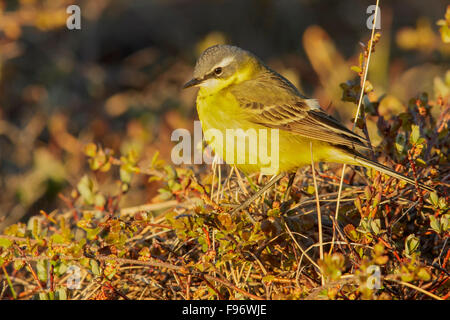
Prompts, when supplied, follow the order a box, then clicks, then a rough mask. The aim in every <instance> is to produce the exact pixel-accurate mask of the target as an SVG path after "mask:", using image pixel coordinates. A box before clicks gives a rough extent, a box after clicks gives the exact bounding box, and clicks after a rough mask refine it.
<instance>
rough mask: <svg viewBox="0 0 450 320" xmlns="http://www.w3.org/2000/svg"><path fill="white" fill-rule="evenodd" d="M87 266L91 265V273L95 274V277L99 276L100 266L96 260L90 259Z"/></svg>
mask: <svg viewBox="0 0 450 320" xmlns="http://www.w3.org/2000/svg"><path fill="white" fill-rule="evenodd" d="M89 264H90V265H91V271H92V273H93V274H95V275H96V276H100V275H101V274H102V272H101V270H100V266H99V265H98V262H97V261H96V260H94V259H91V260H90V261H89Z"/></svg>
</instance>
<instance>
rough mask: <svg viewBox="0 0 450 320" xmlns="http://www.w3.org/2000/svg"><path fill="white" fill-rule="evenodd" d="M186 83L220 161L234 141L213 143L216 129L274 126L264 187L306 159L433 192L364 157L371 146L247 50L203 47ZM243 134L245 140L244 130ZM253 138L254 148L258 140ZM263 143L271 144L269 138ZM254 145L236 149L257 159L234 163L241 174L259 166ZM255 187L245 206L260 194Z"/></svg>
mask: <svg viewBox="0 0 450 320" xmlns="http://www.w3.org/2000/svg"><path fill="white" fill-rule="evenodd" d="M192 87H198V88H199V90H198V93H197V99H196V107H197V112H198V117H199V120H200V122H201V126H202V130H203V132H204V133H205V135H204V136H205V140H206V141H207V143H208V144H210V145H211V147H212V149H213V150H214V152H215V153H216V154H217V155H219V156H220V157H221V158H222V159H224V160H225V162H227V163H228V160H229V159H226V158H227V157H226V155H227V152H229V151H230V150H227V147H229V148H236V144H234V143H233V144H232V146H229V143H224V142H223V141H215V140H216V138H217V137H218V135H217V133H219V136H220V135H222V137H225V136H226V134H227V130H241V131H240V132H243V135H245V132H249V130H251V131H252V132H254V133H256V136H257V138H261V134H260V133H261V132H262V131H261V130H277V134H278V143H277V146H276V147H277V149H278V155H279V157H278V159H277V161H278V163H277V166H275V169H274V170H273V172H269V173H270V174H273V178H272V179H271V180H270V182H269V183H268V184H267V185H266V186H265V188H263V189H264V191H265V190H267V189H268V187H270V186H272V185H273V184H274V183H276V182H277V181H279V180H280V179H281V178H282V177H283V176H284V175H286V174H289V173H293V172H296V171H297V169H298V168H301V167H303V166H306V165H310V164H311V160H313V161H314V162H333V163H341V164H348V165H356V166H363V167H367V168H373V169H375V170H378V171H380V172H382V173H384V174H387V175H389V176H392V177H394V178H396V179H399V180H403V181H405V182H407V183H409V184H412V185H418V186H419V187H420V188H422V189H425V190H427V191H433V190H434V189H433V188H431V187H429V186H427V185H424V184H422V183H417V182H416V181H415V180H413V179H411V178H409V177H407V176H405V175H403V174H400V173H398V172H396V171H394V170H392V169H390V168H389V167H387V166H385V165H382V164H380V163H378V162H376V161H373V160H371V159H369V158H368V157H366V156H365V155H364V151H367V150H369V149H371V146H370V142H369V141H368V140H367V139H366V138H363V137H361V136H360V135H358V134H357V133H355V132H353V131H352V130H350V129H348V128H347V127H345V126H344V125H343V124H342V123H341V122H340V121H338V120H337V119H335V118H334V117H332V116H331V115H329V114H327V113H326V112H325V111H324V110H323V109H322V108H321V107H320V105H319V103H318V101H317V100H316V99H309V98H307V97H306V96H304V95H303V94H301V93H300V91H299V90H298V89H297V88H296V87H295V86H294V85H293V84H292V83H291V82H290V81H289V80H287V79H286V78H285V77H283V76H282V75H280V74H278V73H277V72H276V71H274V70H272V69H271V68H269V67H268V66H267V65H266V64H265V63H264V62H263V61H262V60H261V59H259V58H258V57H257V56H255V55H254V54H253V53H251V52H249V51H247V50H244V49H241V48H239V47H236V46H232V45H214V46H212V47H209V48H207V49H206V50H205V51H203V53H202V54H201V55H200V56H199V58H198V60H197V62H196V64H195V68H194V72H193V78H192V79H191V80H190V81H188V82H187V83H186V84H185V85H184V86H183V88H184V89H186V88H192ZM211 132H212V133H211ZM207 133H209V134H207ZM245 138H246V139H247V140H249V139H250V137H249V135H248V134H247V136H246V137H245ZM217 140H219V139H217ZM268 140H269V139H268ZM253 141H256V144H257V146H258V144H259V143H260V142H261V140H259V139H257V140H253ZM253 144H254V143H253ZM268 146H269V149H270V148H271V147H273V146H271V144H270V141H269V142H268ZM254 147H255V146H254V145H252V143H250V146H246V147H245V149H242V150H237V152H238V153H239V152H241V153H244V155H245V156H246V159H247V160H248V159H249V158H251V156H254V157H255V158H256V159H257V160H256V161H254V162H252V163H249V161H247V162H243V163H242V162H241V163H235V165H236V166H237V168H238V169H239V170H241V171H243V172H244V173H246V174H249V173H253V172H258V171H261V170H262V169H264V168H265V166H264V163H266V162H264V161H262V160H263V159H260V154H255V152H256V151H255V148H254ZM232 151H233V150H232ZM311 152H312V156H311ZM311 158H312V159H311ZM235 159H236V158H233V159H231V161H230V162H233V160H235ZM266 167H267V165H266ZM416 183H417V184H416ZM261 190H262V189H261ZM261 190H260V192H258V193H257V194H255V195H254V196H253V197H251V198H250V199H249V200H248V201H246V202H245V205H249V204H250V202H251V201H252V200H254V199H256V197H257V196H258V195H260V194H262V192H261ZM242 208H243V206H240V207H239V209H242Z"/></svg>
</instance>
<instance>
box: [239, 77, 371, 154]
mask: <svg viewBox="0 0 450 320" xmlns="http://www.w3.org/2000/svg"><path fill="white" fill-rule="evenodd" d="M231 93H232V94H233V95H234V97H235V98H236V100H237V101H238V102H239V104H240V107H241V108H243V109H245V111H246V112H243V114H245V115H247V116H248V118H247V120H249V121H250V122H253V123H255V124H259V125H262V126H265V127H268V128H274V129H275V128H276V129H280V130H285V131H289V132H292V133H295V134H298V135H300V136H304V137H307V138H310V139H316V140H321V141H325V142H329V143H332V144H336V145H345V146H348V147H360V148H365V149H369V147H368V145H369V143H368V141H367V140H366V139H364V138H363V137H361V136H359V135H357V134H356V133H354V132H353V131H351V130H349V129H347V128H346V127H344V126H343V125H342V124H341V123H340V122H339V121H338V120H336V119H334V118H333V117H332V116H330V115H328V114H327V113H325V112H324V111H323V110H322V109H320V107H319V106H318V104H317V102H316V100H313V99H307V98H306V97H303V96H302V95H301V94H300V93H299V92H298V90H297V89H296V88H295V87H294V86H293V85H292V84H291V83H290V82H289V81H288V80H286V79H285V78H283V77H281V76H280V75H278V74H276V73H275V72H273V71H270V72H268V73H265V74H263V75H260V76H259V77H257V78H255V79H251V80H247V81H244V82H241V83H239V85H236V86H233V88H231Z"/></svg>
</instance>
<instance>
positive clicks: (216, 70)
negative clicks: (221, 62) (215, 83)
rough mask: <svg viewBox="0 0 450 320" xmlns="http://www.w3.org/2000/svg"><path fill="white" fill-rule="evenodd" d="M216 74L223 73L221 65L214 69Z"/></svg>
mask: <svg viewBox="0 0 450 320" xmlns="http://www.w3.org/2000/svg"><path fill="white" fill-rule="evenodd" d="M214 74H215V75H216V76H220V75H221V74H222V68H221V67H217V68H215V69H214Z"/></svg>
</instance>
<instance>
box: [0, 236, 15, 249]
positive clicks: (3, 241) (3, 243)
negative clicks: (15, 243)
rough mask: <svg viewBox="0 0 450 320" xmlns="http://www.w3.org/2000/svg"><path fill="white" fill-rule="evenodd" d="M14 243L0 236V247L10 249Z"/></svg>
mask: <svg viewBox="0 0 450 320" xmlns="http://www.w3.org/2000/svg"><path fill="white" fill-rule="evenodd" d="M11 245H12V241H11V240H9V239H6V238H0V247H3V248H5V249H8V248H9V247H10V246H11Z"/></svg>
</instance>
